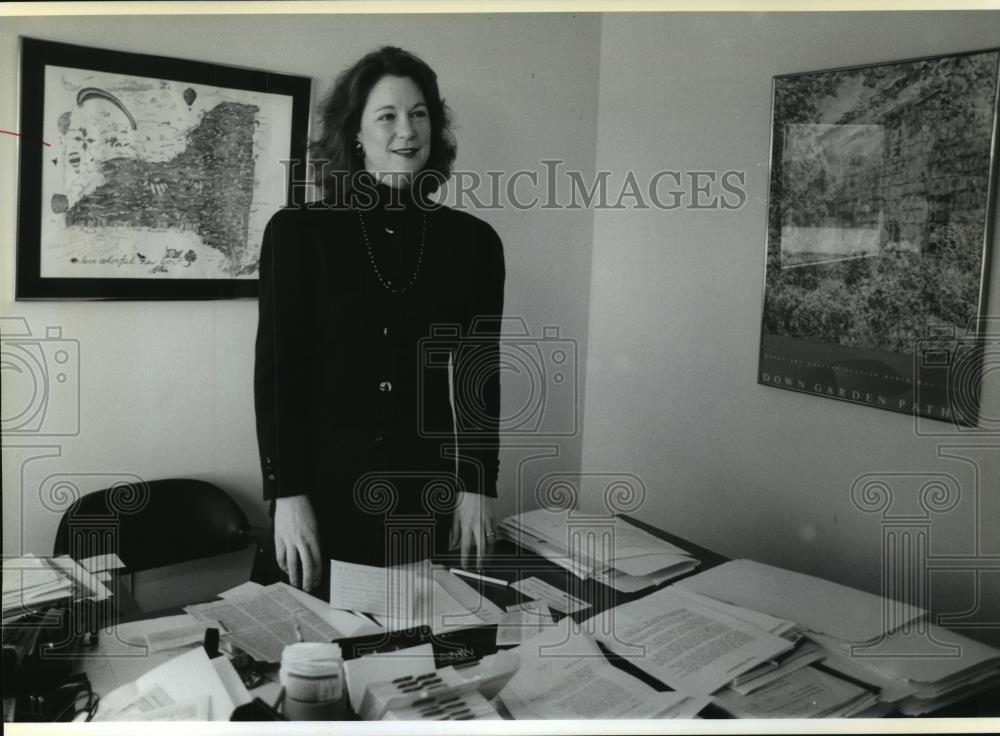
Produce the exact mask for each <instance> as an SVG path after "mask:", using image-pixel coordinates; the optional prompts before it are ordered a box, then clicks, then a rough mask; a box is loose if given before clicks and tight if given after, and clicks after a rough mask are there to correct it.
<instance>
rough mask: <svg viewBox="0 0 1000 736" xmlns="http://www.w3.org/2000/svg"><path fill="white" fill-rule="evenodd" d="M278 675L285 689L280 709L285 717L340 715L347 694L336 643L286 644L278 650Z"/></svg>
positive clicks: (317, 718)
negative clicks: (282, 648)
mask: <svg viewBox="0 0 1000 736" xmlns="http://www.w3.org/2000/svg"><path fill="white" fill-rule="evenodd" d="M278 677H279V680H280V682H281V686H282V687H283V688H284V693H285V697H284V701H283V706H282V713H283V715H284V716H285V717H286V718H288V719H289V720H291V721H335V720H341V719H343V718H344V710H345V703H346V700H347V698H346V690H345V688H344V660H343V657H342V655H341V653H340V645H339V644H325V643H321V642H300V643H297V644H289V645H288V646H286V647H285V650H284V651H283V652H282V654H281V669H280V671H279V673H278Z"/></svg>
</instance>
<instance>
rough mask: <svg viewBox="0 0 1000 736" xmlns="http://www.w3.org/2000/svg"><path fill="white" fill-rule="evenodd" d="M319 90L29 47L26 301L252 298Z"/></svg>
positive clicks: (149, 59)
mask: <svg viewBox="0 0 1000 736" xmlns="http://www.w3.org/2000/svg"><path fill="white" fill-rule="evenodd" d="M310 87H311V80H310V79H309V78H307V77H297V76H289V75H286V74H274V73H271V72H266V71H259V70H253V69H241V68H236V67H229V66H223V65H220V64H211V63H203V62H197V61H187V60H182V59H171V58H166V57H162V56H148V55H145V54H132V53H123V52H118V51H106V50H102V49H94V48H87V47H83V46H73V45H69V44H62V43H53V42H49V41H40V40H36V39H30V38H22V39H21V131H20V133H21V138H20V146H21V148H20V154H21V155H20V172H19V182H18V184H19V199H18V233H17V289H16V297H17V299H218V298H234V297H252V296H256V294H257V265H258V259H259V252H260V242H261V236H262V234H263V229H264V226H265V224H266V223H267V220H268V218H269V217H270V216H271V214H272V213H274V212H275V211H276V210H278V209H279V208H281V207H282V206H284V205H285V204H286V201H288V202H291V201H292V200H291V194H292V191H293V190H292V185H291V182H290V181H289V178H290V177H289V173H290V171H291V170H292V167H291V165H290V164H289V163H288V162H292V161H302V162H304V161H305V154H306V144H307V135H308V121H309V95H310Z"/></svg>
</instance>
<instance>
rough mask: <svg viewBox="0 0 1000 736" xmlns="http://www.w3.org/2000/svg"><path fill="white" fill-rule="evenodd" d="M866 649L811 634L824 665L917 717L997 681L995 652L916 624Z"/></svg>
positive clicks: (999, 668) (999, 655)
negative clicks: (866, 685)
mask: <svg viewBox="0 0 1000 736" xmlns="http://www.w3.org/2000/svg"><path fill="white" fill-rule="evenodd" d="M919 624H920V625H917V624H914V625H912V626H908V627H905V628H904V629H901V630H899V631H895V632H893V633H891V634H888V635H887V636H885V637H884V638H882V639H881V640H880V641H879V642H878V643H877V644H875V645H872V646H868V647H847V646H844V645H843V644H842V643H840V642H837V641H836V640H833V639H830V638H829V637H816V639H817V642H818V643H819V644H820V645H821V646H822V647H823V648H824V649H825V650H826V655H827V656H826V659H825V664H826V665H827V666H828V667H830V668H831V669H834V670H836V671H838V672H842V673H843V674H845V675H847V676H849V677H854V678H856V679H858V680H860V681H862V682H866V683H870V684H871V685H872V687H876V688H879V690H880V691H881V696H880V699H881V700H883V701H886V702H892V703H895V705H896V707H897V708H898V709H899V710H900V712H902V713H904V714H905V715H922V714H924V713H929V712H930V711H933V710H936V709H938V708H941V707H943V706H945V705H948V704H949V703H952V702H957V701H959V700H963V699H965V698H968V697H970V696H972V695H974V694H976V693H978V692H982V691H983V690H986V689H988V688H990V687H995V686H996V685H997V684H1000V650H997V649H995V648H993V647H991V646H988V645H986V644H983V643H981V642H978V641H974V640H973V639H969V638H968V637H965V636H962V635H960V634H956V633H955V632H953V631H948V630H947V629H943V628H941V627H940V626H935V625H933V624H929V623H924V622H919Z"/></svg>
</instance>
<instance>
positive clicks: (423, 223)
mask: <svg viewBox="0 0 1000 736" xmlns="http://www.w3.org/2000/svg"><path fill="white" fill-rule="evenodd" d="M357 212H358V219H360V220H361V235H362V237H363V238H364V239H365V248H366V249H367V250H368V262H369V263H371V264H372V270H374V271H375V277H376V278H377V279H378V282H379V283H380V284H382V288H383V289H385V290H386V291H388V292H389V293H390V294H397V295H398V294H405V293H406V292H408V291H409V290H410V288H411V287H412V286H413V285H414V284H415V283H416V281H417V276H419V275H420V266H421V265H422V264H423V262H424V234H425V233H426V231H427V213H426V212H422V213H421V214H420V247H419V249H418V250H417V267H416V268H415V269H414V270H413V273H412V274H410V280H409V282H408V283H407V284H406V286H404V287H402V288H399V289H397V288H396V287H395V286H393V285H392V281H390V280H389V279H387V278H384V277H383V276H382V271H380V270H379V267H378V264H377V263H376V262H375V252H374V251H373V250H372V244H371V243H370V242H369V241H368V229H367V228H366V227H365V217H364V215H362V214H361V210H358V211H357Z"/></svg>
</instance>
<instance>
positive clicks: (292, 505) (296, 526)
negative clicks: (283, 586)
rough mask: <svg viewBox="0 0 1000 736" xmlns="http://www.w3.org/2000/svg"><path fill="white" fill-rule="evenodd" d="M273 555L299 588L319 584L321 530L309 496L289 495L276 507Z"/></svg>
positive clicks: (277, 502)
mask: <svg viewBox="0 0 1000 736" xmlns="http://www.w3.org/2000/svg"><path fill="white" fill-rule="evenodd" d="M274 553H275V557H276V558H277V560H278V567H280V568H281V570H282V572H284V573H285V574H286V575H287V576H288V580H289V582H290V583H291V584H292V585H294V586H295V587H296V588H301V589H302V590H306V591H309V590H312V589H313V588H315V587H317V586H318V585H319V576H320V571H321V569H322V564H321V563H320V550H319V531H318V530H317V527H316V514H315V513H314V512H313V507H312V504H311V503H310V502H309V497H308V496H304V495H302V496H287V497H285V498H279V499H276V500H275V504H274Z"/></svg>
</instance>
